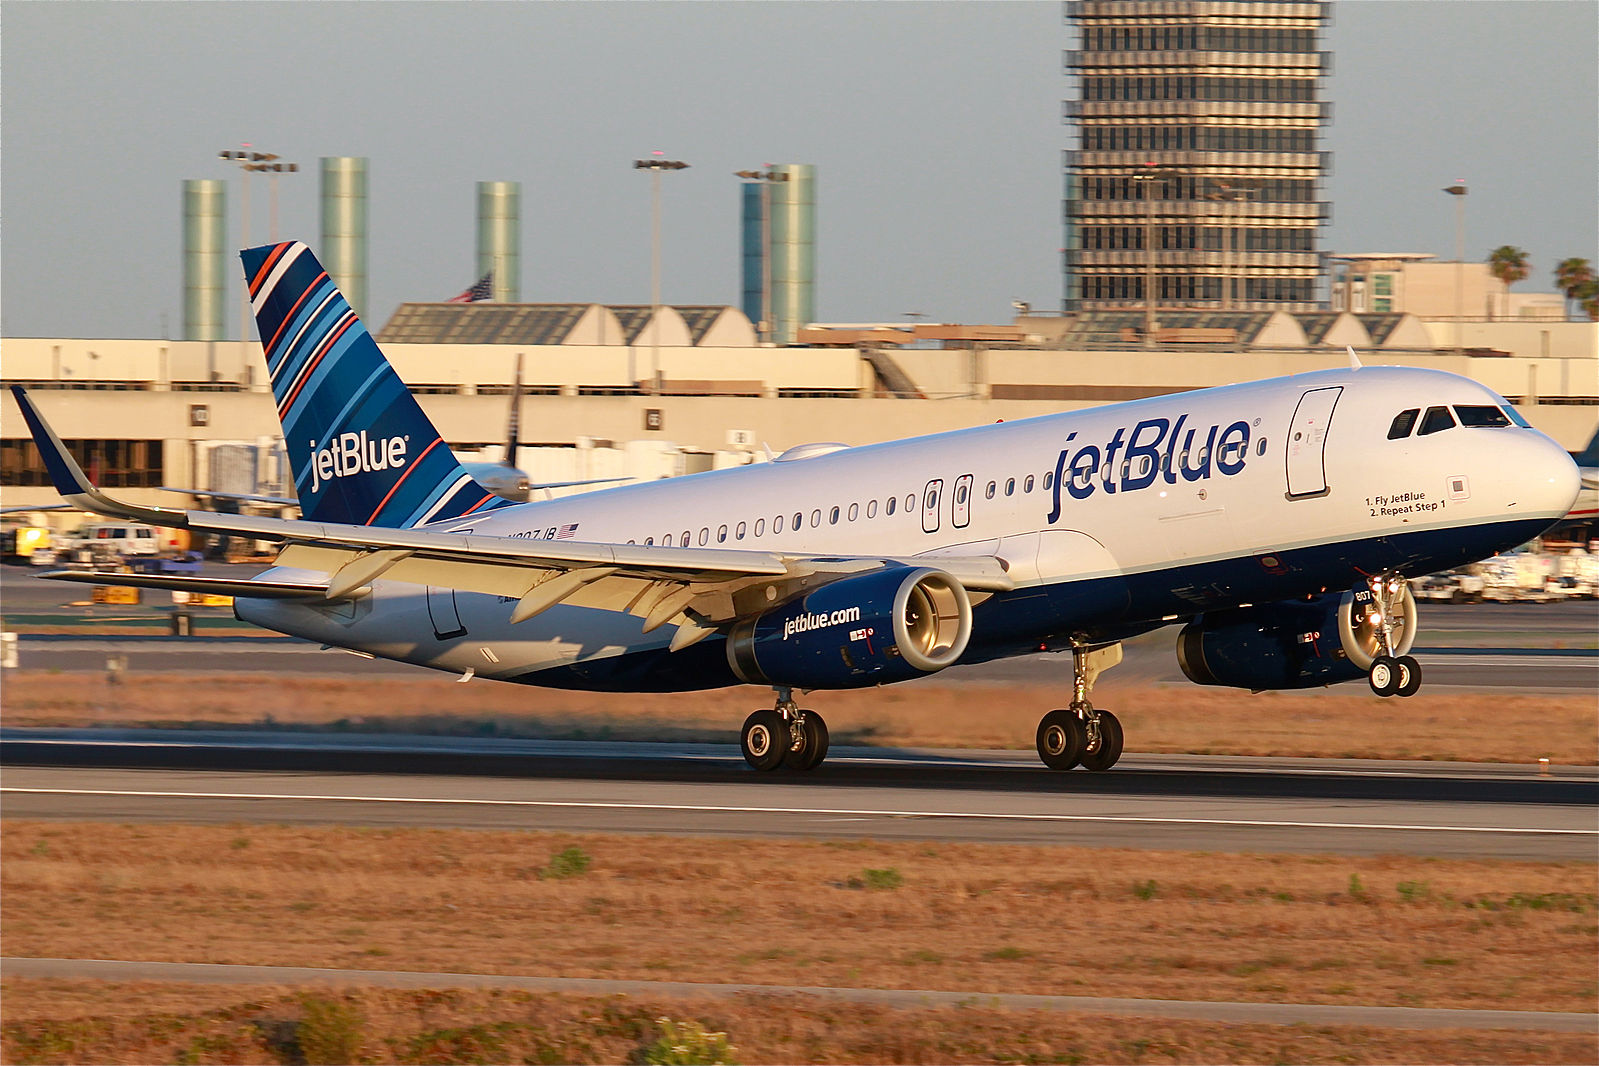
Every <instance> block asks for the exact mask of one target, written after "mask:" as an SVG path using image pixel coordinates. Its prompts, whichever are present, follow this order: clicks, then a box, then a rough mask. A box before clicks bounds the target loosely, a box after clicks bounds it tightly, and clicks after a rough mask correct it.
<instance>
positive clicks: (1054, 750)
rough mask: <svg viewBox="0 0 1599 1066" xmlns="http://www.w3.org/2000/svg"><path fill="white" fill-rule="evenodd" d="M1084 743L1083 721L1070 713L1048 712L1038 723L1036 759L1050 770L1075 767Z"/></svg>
mask: <svg viewBox="0 0 1599 1066" xmlns="http://www.w3.org/2000/svg"><path fill="white" fill-rule="evenodd" d="M1086 741H1087V736H1086V735H1085V733H1084V731H1083V720H1082V719H1081V718H1079V717H1077V715H1076V714H1075V713H1073V712H1071V711H1061V710H1055V711H1050V712H1049V713H1048V714H1046V715H1044V717H1043V718H1041V719H1040V720H1039V722H1038V737H1037V745H1038V757H1039V758H1040V759H1042V760H1044V765H1045V766H1047V767H1049V768H1050V769H1051V770H1070V769H1071V768H1072V767H1074V766H1076V765H1077V763H1078V762H1079V761H1080V760H1081V759H1082V756H1083V745H1084V743H1085V742H1086Z"/></svg>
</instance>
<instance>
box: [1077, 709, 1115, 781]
mask: <svg viewBox="0 0 1599 1066" xmlns="http://www.w3.org/2000/svg"><path fill="white" fill-rule="evenodd" d="M1121 757H1122V724H1121V720H1120V719H1118V718H1117V717H1116V716H1115V715H1114V714H1111V713H1110V712H1109V711H1100V712H1099V747H1097V748H1095V749H1094V750H1093V751H1084V752H1083V755H1082V759H1081V762H1082V766H1083V769H1084V770H1093V771H1095V772H1098V771H1100V770H1109V769H1110V768H1111V767H1112V766H1115V765H1116V762H1117V760H1119V759H1120V758H1121Z"/></svg>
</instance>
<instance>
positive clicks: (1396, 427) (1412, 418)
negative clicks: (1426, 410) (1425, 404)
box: [1388, 407, 1439, 440]
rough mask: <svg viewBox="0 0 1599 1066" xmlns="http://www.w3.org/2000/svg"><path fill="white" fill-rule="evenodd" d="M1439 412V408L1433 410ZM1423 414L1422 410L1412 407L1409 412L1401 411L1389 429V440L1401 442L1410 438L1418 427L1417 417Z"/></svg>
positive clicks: (1395, 416)
mask: <svg viewBox="0 0 1599 1066" xmlns="http://www.w3.org/2000/svg"><path fill="white" fill-rule="evenodd" d="M1433 410H1435V411H1436V410H1439V408H1436V407H1435V408H1433ZM1419 414H1421V408H1419V407H1412V408H1411V409H1410V410H1408V411H1400V412H1399V413H1398V414H1397V415H1394V421H1393V424H1392V425H1390V426H1389V427H1388V439H1389V440H1401V439H1403V438H1405V437H1408V436H1410V431H1411V430H1412V429H1414V428H1415V426H1416V416H1417V415H1419Z"/></svg>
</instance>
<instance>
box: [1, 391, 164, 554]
mask: <svg viewBox="0 0 1599 1066" xmlns="http://www.w3.org/2000/svg"><path fill="white" fill-rule="evenodd" d="M11 395H12V396H13V397H14V398H15V399H16V401H17V407H19V408H20V409H21V410H22V419H23V421H24V422H26V423H27V424H28V432H29V433H31V434H32V435H33V443H34V444H35V445H36V446H37V447H38V449H39V454H40V455H41V456H43V458H44V468H45V470H46V471H47V472H48V473H49V474H50V481H51V483H52V484H53V485H55V489H56V491H57V492H59V493H60V494H61V495H62V496H63V497H65V498H66V500H67V502H69V503H71V504H72V505H73V506H74V507H77V508H79V509H81V510H84V511H92V512H94V513H95V514H102V515H106V516H108V517H111V518H127V519H131V520H133V521H135V522H149V523H151V524H152V525H157V526H170V527H172V528H175V529H184V528H187V527H188V525H189V516H188V514H187V513H186V512H184V511H175V510H172V509H170V508H167V507H139V506H136V505H134V504H131V503H123V502H122V501H121V500H114V499H112V498H111V497H110V496H107V495H106V494H105V493H103V492H101V491H100V490H99V489H98V488H97V487H96V486H95V484H94V482H92V481H90V480H89V479H88V477H87V476H86V475H85V474H84V472H83V468H82V467H80V466H79V465H78V461H77V460H76V459H74V458H72V453H71V452H69V451H67V446H66V445H65V444H62V443H61V438H60V437H58V436H56V432H55V430H53V429H51V428H50V425H49V423H47V422H46V421H45V420H44V416H43V415H41V414H40V413H39V409H38V408H37V407H35V406H34V403H33V401H32V400H31V399H29V398H28V393H27V390H25V389H24V388H23V387H22V386H21V385H13V386H11Z"/></svg>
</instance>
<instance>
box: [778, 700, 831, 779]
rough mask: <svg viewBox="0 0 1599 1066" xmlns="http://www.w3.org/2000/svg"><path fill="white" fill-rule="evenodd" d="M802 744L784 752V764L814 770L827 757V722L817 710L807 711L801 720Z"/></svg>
mask: <svg viewBox="0 0 1599 1066" xmlns="http://www.w3.org/2000/svg"><path fill="white" fill-rule="evenodd" d="M800 736H801V737H802V738H803V739H802V740H801V741H800V746H799V747H798V748H797V749H796V748H789V749H788V750H786V751H784V752H783V765H784V766H786V767H788V768H789V769H790V770H801V771H804V770H814V769H816V768H817V767H818V766H820V765H822V760H823V759H825V758H827V745H828V740H829V738H828V734H827V723H826V722H825V721H823V720H822V716H821V715H819V714H817V713H816V712H815V711H806V712H805V717H804V718H803V719H802V720H801V721H800Z"/></svg>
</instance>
